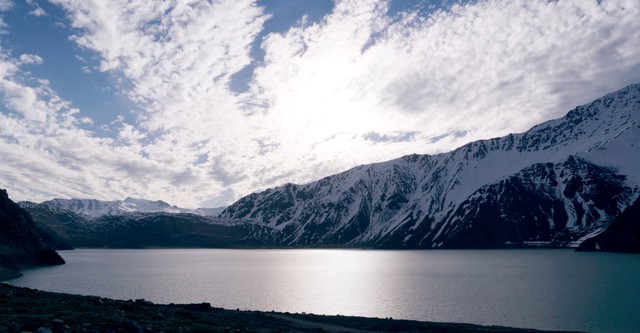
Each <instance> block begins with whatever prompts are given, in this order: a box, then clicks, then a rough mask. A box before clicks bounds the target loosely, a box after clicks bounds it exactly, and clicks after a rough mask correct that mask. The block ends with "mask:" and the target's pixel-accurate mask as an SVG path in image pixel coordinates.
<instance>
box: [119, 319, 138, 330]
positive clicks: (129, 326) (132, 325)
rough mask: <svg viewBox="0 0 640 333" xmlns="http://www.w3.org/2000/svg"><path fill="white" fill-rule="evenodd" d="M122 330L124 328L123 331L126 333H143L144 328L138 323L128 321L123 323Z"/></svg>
mask: <svg viewBox="0 0 640 333" xmlns="http://www.w3.org/2000/svg"><path fill="white" fill-rule="evenodd" d="M120 328H122V330H123V331H124V332H125V333H143V330H142V327H140V325H138V323H136V322H135V321H133V320H131V319H127V320H125V321H124V322H122V325H120Z"/></svg>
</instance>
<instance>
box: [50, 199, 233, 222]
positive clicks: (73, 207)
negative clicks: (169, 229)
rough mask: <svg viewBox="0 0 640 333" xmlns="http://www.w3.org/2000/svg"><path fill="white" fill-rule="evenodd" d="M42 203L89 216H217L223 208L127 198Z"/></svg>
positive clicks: (57, 200) (61, 200)
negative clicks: (147, 214) (180, 205)
mask: <svg viewBox="0 0 640 333" xmlns="http://www.w3.org/2000/svg"><path fill="white" fill-rule="evenodd" d="M42 204H44V205H47V206H51V207H57V208H62V209H65V210H68V211H72V212H74V213H77V214H82V215H86V216H89V217H100V216H112V215H123V214H129V213H170V214H195V215H201V216H217V215H218V214H219V213H220V212H221V211H222V208H198V209H187V208H180V207H177V206H172V205H170V204H168V203H166V202H164V201H162V200H157V201H151V200H145V199H135V198H126V199H124V200H115V201H101V200H96V199H53V200H48V201H44V202H42Z"/></svg>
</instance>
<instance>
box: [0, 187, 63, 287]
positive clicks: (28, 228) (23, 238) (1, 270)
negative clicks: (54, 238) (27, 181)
mask: <svg viewBox="0 0 640 333" xmlns="http://www.w3.org/2000/svg"><path fill="white" fill-rule="evenodd" d="M60 264H64V260H63V259H62V258H61V257H60V256H59V255H58V254H57V253H56V252H55V251H54V250H53V249H51V248H50V247H49V246H47V245H45V243H44V242H43V241H42V239H41V237H40V235H39V231H38V230H37V228H36V226H35V224H34V222H33V219H32V218H31V216H30V215H29V214H28V213H27V212H26V211H25V210H23V209H22V208H20V207H19V206H18V205H17V204H16V203H14V202H13V201H11V199H9V196H8V194H7V191H6V190H3V189H0V279H2V278H8V277H11V276H15V275H16V274H17V272H18V270H20V269H23V268H27V267H32V266H41V265H60Z"/></svg>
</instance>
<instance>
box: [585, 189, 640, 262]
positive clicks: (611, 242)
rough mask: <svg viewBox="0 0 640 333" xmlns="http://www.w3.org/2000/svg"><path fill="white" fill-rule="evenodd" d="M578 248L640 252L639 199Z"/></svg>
mask: <svg viewBox="0 0 640 333" xmlns="http://www.w3.org/2000/svg"><path fill="white" fill-rule="evenodd" d="M578 250H579V251H612V252H635V253H640V199H636V201H635V202H634V203H633V204H632V205H631V206H629V207H627V209H625V210H624V212H622V214H620V215H618V217H616V219H615V220H613V222H611V225H609V227H608V228H607V229H606V230H604V231H603V232H601V233H599V234H597V235H595V236H593V237H589V238H587V239H586V240H585V241H584V242H582V243H581V244H580V246H579V247H578Z"/></svg>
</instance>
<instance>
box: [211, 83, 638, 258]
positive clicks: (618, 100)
mask: <svg viewBox="0 0 640 333" xmlns="http://www.w3.org/2000/svg"><path fill="white" fill-rule="evenodd" d="M639 147H640V85H638V84H636V85H631V86H628V87H626V88H624V89H622V90H620V91H617V92H615V93H611V94H609V95H607V96H604V97H602V98H600V99H598V100H596V101H594V102H592V103H590V104H588V105H584V106H580V107H577V108H575V109H574V110H572V111H570V112H569V113H568V114H567V115H566V116H565V117H563V118H560V119H556V120H552V121H548V122H545V123H543V124H540V125H538V126H535V127H533V128H532V129H530V130H529V131H527V132H525V133H520V134H510V135H507V136H505V137H502V138H494V139H490V140H481V141H476V142H472V143H469V144H467V145H465V146H462V147H460V148H458V149H456V150H454V151H452V152H449V153H444V154H438V155H410V156H405V157H402V158H399V159H396V160H392V161H388V162H384V163H376V164H370V165H363V166H359V167H356V168H353V169H351V170H348V171H346V172H343V173H340V174H336V175H333V176H329V177H325V178H323V179H321V180H319V181H316V182H313V183H310V184H306V185H295V184H286V185H284V186H281V187H278V188H274V189H268V190H266V191H263V192H260V193H254V194H251V195H248V196H246V197H244V198H241V199H240V200H238V201H237V202H236V203H234V204H233V205H231V206H229V207H228V208H227V209H225V210H224V211H223V212H222V213H221V214H220V217H221V218H225V219H228V220H230V221H231V220H236V219H241V220H244V221H251V222H252V223H255V224H259V225H263V226H267V227H269V228H273V229H276V230H279V231H281V238H280V240H279V241H280V244H281V245H285V246H364V247H376V248H487V247H492V248H494V247H511V246H528V245H544V246H570V245H577V243H578V242H579V241H580V240H581V239H582V238H583V237H585V236H586V235H589V234H592V233H594V232H599V231H602V230H604V229H605V228H606V227H607V225H608V224H609V222H610V221H611V220H613V219H614V218H615V217H616V216H618V215H619V214H620V213H621V212H622V211H623V210H624V209H625V208H626V207H628V206H629V205H630V204H631V203H632V202H633V201H634V200H635V199H636V198H637V197H638V194H639V193H640V191H639V188H640V154H639V153H638V151H639V150H638V149H639ZM636 225H637V223H636Z"/></svg>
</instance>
